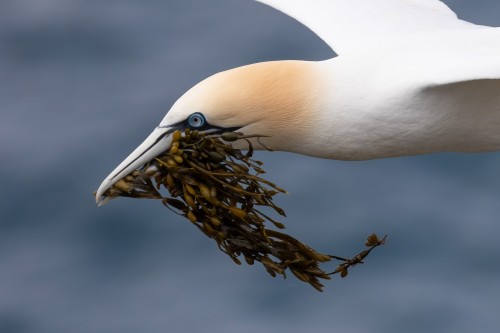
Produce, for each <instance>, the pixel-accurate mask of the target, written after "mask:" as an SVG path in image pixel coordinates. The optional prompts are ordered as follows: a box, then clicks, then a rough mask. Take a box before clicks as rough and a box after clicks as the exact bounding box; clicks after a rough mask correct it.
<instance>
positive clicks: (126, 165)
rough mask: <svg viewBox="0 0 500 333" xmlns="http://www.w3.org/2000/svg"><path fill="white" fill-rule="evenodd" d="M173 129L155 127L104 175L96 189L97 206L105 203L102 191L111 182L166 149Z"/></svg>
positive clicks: (108, 186) (114, 181) (170, 140)
mask: <svg viewBox="0 0 500 333" xmlns="http://www.w3.org/2000/svg"><path fill="white" fill-rule="evenodd" d="M174 131H175V129H173V128H170V127H157V128H155V130H154V131H153V133H151V134H150V135H149V136H148V137H147V138H146V140H144V142H143V143H141V145H140V146H139V147H137V148H136V149H135V150H134V151H133V152H132V154H130V155H129V156H128V157H127V158H126V159H125V160H124V161H123V162H122V163H120V165H119V166H118V167H116V169H115V170H113V172H111V173H110V174H109V176H107V177H106V179H105V180H104V181H103V182H102V184H101V186H99V189H98V190H97V193H96V196H95V200H96V202H97V204H98V205H99V206H101V205H103V204H104V203H106V200H105V199H106V196H104V192H106V190H108V189H109V188H110V187H111V186H113V184H115V183H116V182H117V181H119V180H120V179H122V178H123V177H125V176H127V175H128V174H129V173H131V172H132V171H134V170H135V169H137V168H139V167H140V166H141V165H143V164H145V163H147V162H149V161H151V160H152V159H153V158H155V157H156V156H158V155H160V154H161V153H163V152H165V151H167V150H168V149H169V148H170V144H171V142H172V135H171V134H172V133H173V132H174Z"/></svg>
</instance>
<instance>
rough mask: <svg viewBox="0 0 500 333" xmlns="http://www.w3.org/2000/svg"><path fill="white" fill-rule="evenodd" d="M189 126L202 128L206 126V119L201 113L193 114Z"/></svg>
mask: <svg viewBox="0 0 500 333" xmlns="http://www.w3.org/2000/svg"><path fill="white" fill-rule="evenodd" d="M188 124H189V126H190V127H192V128H200V127H202V126H203V125H205V117H203V115H202V114H201V113H198V112H197V113H193V114H192V115H190V116H189V118H188Z"/></svg>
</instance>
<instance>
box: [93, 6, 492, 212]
mask: <svg viewBox="0 0 500 333" xmlns="http://www.w3.org/2000/svg"><path fill="white" fill-rule="evenodd" d="M257 1H259V2H261V3H264V4H267V5H269V6H271V7H274V8H276V9H278V10H280V11H282V12H284V13H286V14H288V15H289V16H291V17H293V18H295V19H296V20H298V21H299V22H301V23H303V24H304V25H306V26H307V27H308V28H310V29H311V30H312V31H313V32H315V33H316V34H317V35H318V36H319V37H321V38H322V39H323V40H324V41H325V42H326V43H327V44H328V45H329V46H330V47H331V48H332V49H333V50H334V51H335V52H336V53H337V54H338V56H337V57H335V58H332V59H328V60H324V61H318V62H315V61H295V60H294V61H292V60H288V61H274V62H264V63H257V64H252V65H247V66H243V67H239V68H235V69H231V70H227V71H224V72H221V73H218V74H215V75H213V76H211V77H209V78H207V79H205V80H204V81H202V82H200V83H198V84H197V85H195V86H194V87H193V88H191V89H190V90H189V91H187V92H186V93H185V94H184V95H183V96H182V97H181V98H179V100H177V102H175V104H174V105H173V106H172V108H171V109H170V111H169V112H168V113H167V115H166V116H165V117H164V118H163V120H162V121H161V123H160V124H159V126H158V127H156V128H155V129H154V130H153V132H152V133H151V134H150V135H149V136H148V137H147V138H146V140H145V141H144V142H143V143H142V144H141V145H140V146H139V147H138V148H136V149H135V150H134V151H133V152H132V153H131V154H130V155H129V156H128V157H127V158H126V159H125V160H124V161H123V162H122V163H121V164H120V165H119V166H118V167H117V168H116V169H115V170H113V172H111V173H110V174H109V176H107V177H106V179H105V180H104V181H103V183H102V184H101V185H100V187H99V189H98V191H97V193H96V200H97V202H98V203H103V201H102V200H103V199H104V198H103V194H104V192H105V191H106V190H107V189H108V188H110V187H111V186H112V185H113V184H114V183H116V182H117V181H118V180H119V179H121V178H123V177H124V176H126V175H127V174H128V173H130V172H131V171H133V170H135V169H136V168H138V167H140V166H141V165H143V164H144V163H146V162H148V161H150V160H151V159H153V158H155V157H156V156H158V155H159V154H161V153H162V152H164V151H166V150H167V149H168V148H169V147H170V143H171V134H172V133H173V132H174V131H175V130H176V129H183V128H187V127H189V128H191V129H198V130H202V131H206V132H209V133H210V132H219V131H223V130H232V131H235V130H237V131H239V132H243V133H245V134H256V133H258V134H262V135H269V138H267V139H266V141H265V144H266V146H267V145H268V146H271V147H273V148H274V149H275V150H282V151H289V152H295V153H300V154H305V155H310V156H315V157H321V158H330V159H342V160H367V159H376V158H385V157H396V156H404V155H416V154H425V153H433V152H444V151H455V152H486V151H497V150H500V28H494V27H487V26H481V25H475V24H473V23H470V22H466V21H462V20H459V19H458V18H457V16H456V14H455V13H454V12H453V11H452V10H451V9H450V8H449V7H448V6H446V5H445V4H444V3H443V2H441V1H438V0H257ZM256 147H257V148H258V147H259V145H258V144H256ZM261 148H262V147H261Z"/></svg>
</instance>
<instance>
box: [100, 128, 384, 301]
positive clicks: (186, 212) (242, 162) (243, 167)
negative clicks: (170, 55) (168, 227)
mask: <svg viewBox="0 0 500 333" xmlns="http://www.w3.org/2000/svg"><path fill="white" fill-rule="evenodd" d="M260 137H261V136H258V135H256V136H244V135H241V134H239V133H234V132H228V133H222V134H217V135H205V134H204V133H199V132H198V131H190V130H185V131H184V132H182V133H181V132H180V131H176V132H174V133H173V140H172V145H171V148H170V150H169V151H168V152H166V153H164V154H163V155H160V156H159V157H157V158H156V159H155V160H153V161H151V162H150V163H148V164H146V165H144V166H143V167H142V168H141V169H140V170H136V171H134V172H132V173H131V174H130V175H128V176H126V177H125V178H123V179H122V180H120V181H118V182H117V183H116V184H115V185H114V186H113V187H112V188H110V189H109V190H108V191H107V192H106V193H105V195H106V196H107V197H108V198H113V197H118V196H125V197H132V198H149V199H159V200H161V201H162V203H163V204H164V205H165V206H166V207H167V208H169V209H171V210H173V211H175V212H176V213H178V214H180V215H183V216H184V217H186V218H187V219H188V220H189V221H191V223H192V224H194V225H195V226H196V227H197V228H198V229H199V230H201V231H202V232H203V233H204V234H205V235H207V236H208V237H210V238H212V239H214V240H215V242H216V243H217V245H218V247H219V249H220V250H221V251H223V252H224V253H226V254H227V255H228V256H229V257H230V258H231V259H232V260H233V261H234V262H235V263H237V264H238V265H240V264H241V261H240V259H241V258H243V259H244V260H245V261H246V262H247V264H249V265H253V264H254V263H255V262H260V263H261V264H262V265H263V266H264V267H265V269H266V270H267V272H268V273H269V274H271V275H272V276H273V277H275V276H276V275H278V274H279V275H282V276H283V277H286V271H287V269H288V270H289V271H291V272H292V273H293V274H294V275H295V276H296V277H297V278H298V279H299V280H301V281H304V282H307V283H309V284H310V285H311V286H313V287H314V288H316V289H317V290H319V291H322V288H323V285H322V284H321V283H320V279H326V280H328V279H330V278H331V275H333V274H340V275H341V276H342V277H345V276H347V270H348V268H349V267H351V266H354V265H356V264H359V263H362V262H363V259H364V258H365V257H366V256H367V255H368V254H369V253H370V251H371V250H372V249H374V248H375V247H377V246H379V245H381V244H383V243H384V241H385V237H384V238H383V239H379V238H378V237H377V236H376V235H371V236H369V237H368V240H367V242H366V243H365V245H366V246H367V247H368V248H369V249H368V250H366V251H363V252H361V253H360V254H358V255H357V256H355V257H354V258H352V259H345V258H342V257H337V256H332V255H327V254H322V253H319V252H317V251H315V250H313V249H312V248H310V247H309V246H307V245H306V244H304V243H302V242H300V241H299V240H297V239H295V238H293V237H291V236H289V235H287V234H285V233H283V232H280V231H277V230H274V229H268V228H267V226H266V223H271V224H272V225H274V227H275V228H276V229H284V228H285V227H284V225H283V224H282V223H280V222H278V221H276V220H274V219H273V218H271V217H270V216H269V215H268V213H267V212H266V213H264V212H263V211H262V208H265V207H268V209H267V210H268V211H269V210H274V211H275V212H276V213H278V214H279V215H281V216H285V212H284V211H283V209H281V208H280V207H278V206H276V205H275V204H274V202H273V197H274V196H275V195H276V194H278V193H286V191H285V190H284V189H282V188H280V187H279V186H277V185H276V184H274V183H272V182H270V181H268V180H266V179H264V178H262V177H261V175H262V174H263V173H264V170H263V169H262V162H260V161H257V160H255V159H253V158H252V154H253V148H252V144H251V142H250V140H249V139H251V138H255V139H257V140H258V139H259V138H260ZM236 140H246V141H247V143H248V150H247V151H246V152H245V153H243V152H242V151H241V150H239V149H234V148H233V147H232V145H231V142H233V141H236ZM162 188H165V189H166V190H167V191H168V193H169V194H170V196H164V195H163V194H162V193H161V192H164V191H162ZM332 259H335V260H340V261H341V264H340V265H339V266H338V267H337V268H336V270H334V271H333V272H330V273H328V272H326V271H324V270H323V269H322V268H320V264H321V263H325V262H328V261H330V260H332Z"/></svg>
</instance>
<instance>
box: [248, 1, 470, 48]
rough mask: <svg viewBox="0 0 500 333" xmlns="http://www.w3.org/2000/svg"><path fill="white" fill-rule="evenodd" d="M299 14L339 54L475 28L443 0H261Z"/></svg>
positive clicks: (278, 8)
mask: <svg viewBox="0 0 500 333" xmlns="http://www.w3.org/2000/svg"><path fill="white" fill-rule="evenodd" d="M257 1H259V2H261V3H264V4H267V5H269V6H271V7H274V8H276V9H277V10H279V11H281V12H283V13H285V14H287V15H289V16H291V17H293V18H295V19H296V20H297V21H299V22H301V23H302V24H304V25H305V26H307V27H308V28H309V29H311V30H312V31H313V32H314V33H316V34H317V35H318V36H319V37H321V38H322V39H323V40H324V41H325V42H326V43H327V44H328V45H329V46H330V47H331V48H332V49H333V50H334V51H335V52H336V53H337V54H339V55H342V54H344V53H346V52H351V51H356V50H359V49H360V48H365V47H366V45H367V44H371V43H377V44H381V45H385V44H388V43H390V41H391V39H400V38H401V37H404V36H407V35H408V34H412V33H415V32H422V31H429V30H430V31H436V30H446V29H473V28H477V27H480V26H477V25H475V24H472V23H469V22H466V21H462V20H459V19H458V18H457V15H456V14H455V13H454V12H453V11H452V10H451V9H450V8H449V7H448V6H446V5H445V4H444V3H443V2H441V1H439V0H257Z"/></svg>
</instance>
